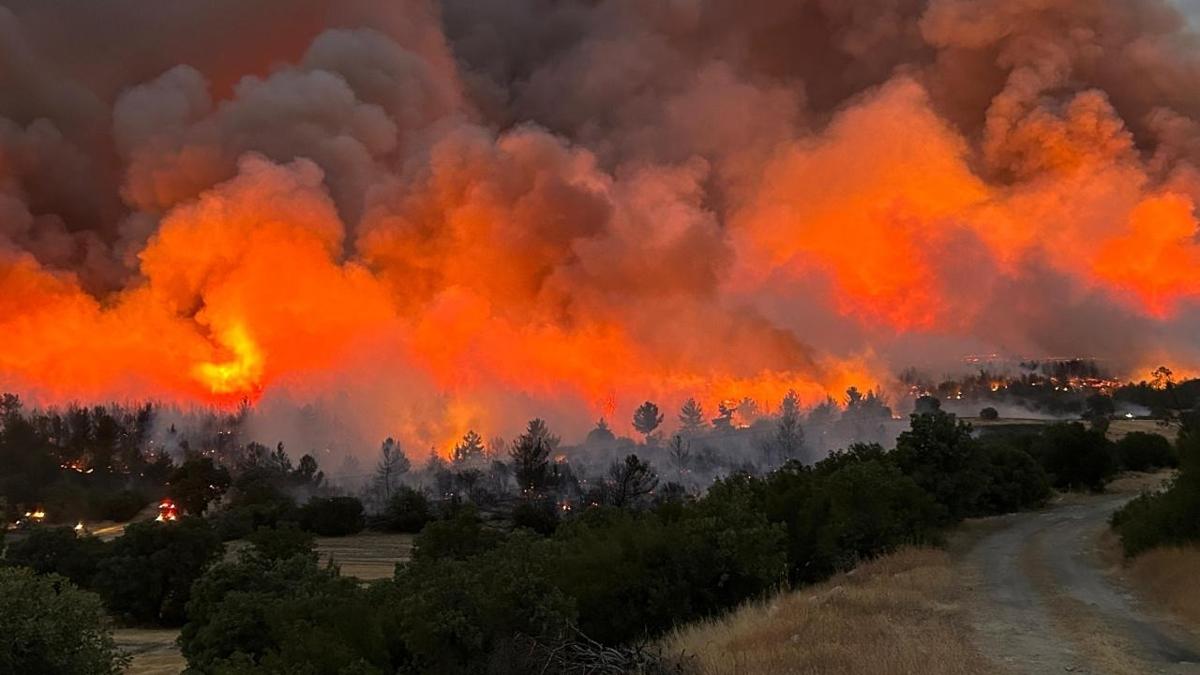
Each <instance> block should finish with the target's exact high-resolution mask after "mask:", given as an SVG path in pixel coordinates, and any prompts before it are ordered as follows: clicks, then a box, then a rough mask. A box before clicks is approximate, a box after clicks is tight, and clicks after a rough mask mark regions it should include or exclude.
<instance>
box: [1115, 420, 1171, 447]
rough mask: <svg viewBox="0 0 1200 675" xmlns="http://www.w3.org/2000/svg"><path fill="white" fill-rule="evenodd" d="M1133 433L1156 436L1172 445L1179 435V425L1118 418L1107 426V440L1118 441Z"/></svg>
mask: <svg viewBox="0 0 1200 675" xmlns="http://www.w3.org/2000/svg"><path fill="white" fill-rule="evenodd" d="M1135 431H1142V432H1145V433H1147V434H1158V435H1160V436H1163V437H1165V438H1166V439H1167V440H1168V441H1171V442H1172V443H1174V442H1175V437H1176V436H1178V435H1179V425H1178V424H1170V425H1163V424H1159V423H1158V421H1156V420H1127V419H1121V418H1119V417H1118V418H1117V419H1114V420H1113V421H1112V422H1110V423H1109V424H1108V438H1109V440H1113V441H1119V440H1121V439H1122V438H1124V437H1125V436H1127V435H1129V434H1131V433H1133V432H1135Z"/></svg>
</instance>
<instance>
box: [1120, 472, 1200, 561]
mask: <svg viewBox="0 0 1200 675" xmlns="http://www.w3.org/2000/svg"><path fill="white" fill-rule="evenodd" d="M1112 525H1113V529H1115V530H1116V531H1117V535H1118V536H1120V538H1121V546H1122V548H1124V550H1125V555H1128V556H1134V555H1137V554H1139V553H1142V552H1144V551H1147V550H1149V549H1151V548H1154V547H1157V546H1179V545H1184V544H1193V543H1195V542H1197V541H1200V477H1198V476H1197V475H1194V474H1190V473H1186V472H1185V473H1183V474H1180V475H1179V476H1178V477H1177V478H1176V479H1175V480H1174V481H1172V483H1171V485H1170V486H1169V487H1168V488H1167V489H1166V490H1165V491H1163V492H1159V493H1146V494H1143V495H1141V496H1139V497H1138V498H1137V499H1134V500H1133V501H1131V502H1129V503H1128V504H1126V505H1125V506H1124V507H1123V508H1122V509H1121V510H1120V511H1117V512H1116V513H1115V514H1113V519H1112Z"/></svg>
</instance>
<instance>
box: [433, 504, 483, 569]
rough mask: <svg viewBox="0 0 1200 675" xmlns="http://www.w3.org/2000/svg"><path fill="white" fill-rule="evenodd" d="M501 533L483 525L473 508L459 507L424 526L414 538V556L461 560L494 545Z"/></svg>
mask: <svg viewBox="0 0 1200 675" xmlns="http://www.w3.org/2000/svg"><path fill="white" fill-rule="evenodd" d="M500 539H501V537H500V534H499V533H498V532H495V531H493V530H489V529H487V528H485V527H484V525H483V522H482V521H480V520H479V514H478V512H477V511H476V510H475V509H474V508H473V507H469V506H466V507H462V508H460V509H459V510H458V511H457V512H456V513H454V514H453V515H452V516H450V517H449V518H446V519H445V520H435V521H433V522H431V523H429V524H428V525H426V526H425V529H423V530H421V533H420V534H418V535H417V537H416V539H415V540H414V541H413V558H414V559H417V560H428V559H437V558H455V559H458V560H464V559H466V558H470V557H471V556H475V555H479V554H480V553H483V552H485V551H489V550H491V549H493V548H495V547H496V546H497V545H498V544H499V543H500Z"/></svg>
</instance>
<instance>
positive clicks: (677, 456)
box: [667, 434, 692, 478]
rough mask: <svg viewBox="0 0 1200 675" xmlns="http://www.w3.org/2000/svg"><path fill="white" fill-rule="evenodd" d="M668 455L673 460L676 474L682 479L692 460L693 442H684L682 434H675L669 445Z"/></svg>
mask: <svg viewBox="0 0 1200 675" xmlns="http://www.w3.org/2000/svg"><path fill="white" fill-rule="evenodd" d="M667 454H668V456H670V458H671V464H673V465H674V466H675V473H677V474H679V476H680V477H681V478H682V476H683V472H684V471H686V470H687V468H688V462H689V461H690V460H691V458H692V442H691V441H688V440H684V438H683V436H682V435H681V434H675V435H674V436H672V437H671V442H670V443H668V444H667Z"/></svg>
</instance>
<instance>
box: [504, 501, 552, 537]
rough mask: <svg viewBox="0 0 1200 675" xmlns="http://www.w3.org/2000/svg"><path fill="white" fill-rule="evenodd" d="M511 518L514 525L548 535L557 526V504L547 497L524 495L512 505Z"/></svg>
mask: <svg viewBox="0 0 1200 675" xmlns="http://www.w3.org/2000/svg"><path fill="white" fill-rule="evenodd" d="M512 520H513V525H514V526H515V527H524V528H526V529H529V530H533V531H534V532H537V533H538V534H542V535H547V536H548V535H551V534H554V530H555V529H557V528H558V521H559V518H558V505H557V504H555V503H554V500H553V499H550V498H547V497H540V498H539V497H526V498H523V499H521V501H520V502H518V503H517V505H516V506H514V507H513V511H512Z"/></svg>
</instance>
